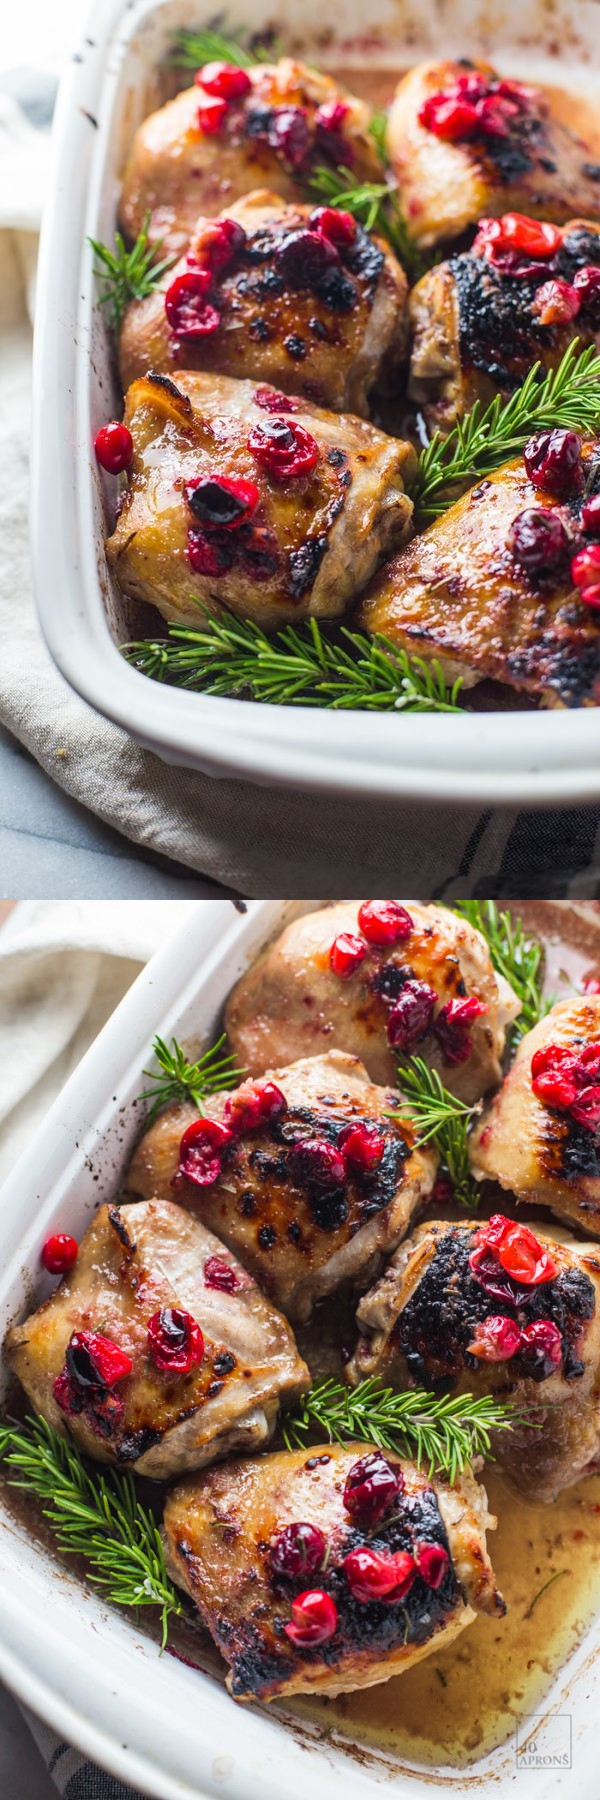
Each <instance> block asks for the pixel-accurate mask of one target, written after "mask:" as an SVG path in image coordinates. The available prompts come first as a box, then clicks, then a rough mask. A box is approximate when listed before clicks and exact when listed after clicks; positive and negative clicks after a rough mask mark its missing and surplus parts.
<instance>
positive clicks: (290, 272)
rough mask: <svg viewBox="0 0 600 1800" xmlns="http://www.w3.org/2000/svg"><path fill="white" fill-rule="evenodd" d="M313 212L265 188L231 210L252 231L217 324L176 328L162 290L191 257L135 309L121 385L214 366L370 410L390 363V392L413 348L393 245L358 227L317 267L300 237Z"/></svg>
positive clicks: (198, 244)
mask: <svg viewBox="0 0 600 1800" xmlns="http://www.w3.org/2000/svg"><path fill="white" fill-rule="evenodd" d="M312 213H313V208H312V206H311V205H310V204H308V205H306V206H292V205H287V206H286V205H285V204H284V202H283V201H282V200H281V199H278V197H277V195H276V194H271V193H269V192H268V191H266V190H265V189H260V190H259V191H258V192H255V193H252V194H247V195H246V196H245V198H244V199H242V200H237V201H236V202H235V204H234V205H232V206H229V207H228V208H227V212H226V214H223V215H222V217H227V218H228V219H233V220H234V221H235V223H236V224H237V225H239V226H241V227H242V228H243V230H244V232H245V234H246V239H245V243H242V245H241V247H240V250H239V253H238V254H237V255H236V256H235V257H234V258H233V260H232V262H231V264H229V265H228V266H227V267H226V268H225V269H224V270H223V271H222V273H221V274H219V273H218V272H217V275H216V278H215V282H216V285H215V288H214V291H213V300H214V302H215V304H216V309H217V310H218V312H219V314H220V319H221V323H220V325H219V329H218V330H217V331H214V332H212V333H211V334H210V335H208V336H203V337H199V338H189V339H186V338H178V337H177V334H176V332H174V331H172V330H171V329H170V326H169V322H168V319H167V316H166V312H165V303H164V296H165V290H166V289H167V288H168V287H169V286H170V284H171V283H172V282H173V281H175V280H176V279H177V278H178V277H179V276H180V275H182V274H184V273H185V271H186V268H187V266H188V265H187V262H186V260H185V259H183V260H182V261H181V262H180V263H178V264H177V266H176V267H175V268H173V269H170V270H169V271H168V272H167V274H166V275H165V276H164V278H163V280H162V281H161V283H160V286H159V287H158V288H156V289H155V291H154V292H153V293H152V294H151V295H150V296H149V298H148V299H147V300H138V301H134V302H133V303H132V304H131V305H130V306H129V307H128V309H127V312H126V314H125V318H124V321H123V327H122V331H121V340H120V366H121V380H122V384H123V387H124V389H126V388H128V387H129V384H130V382H131V381H134V380H135V378H136V377H137V376H139V375H144V374H145V373H146V370H147V369H156V370H158V371H159V373H162V374H164V375H172V376H173V377H174V379H175V380H177V375H178V371H179V370H180V369H205V370H206V371H208V372H210V371H214V372H215V373H220V374H224V375H233V376H236V377H237V378H238V379H242V380H243V379H245V378H246V377H250V378H251V379H253V380H254V381H257V382H266V383H271V384H272V385H273V386H274V387H276V388H278V389H280V390H283V391H284V392H285V393H286V394H300V395H303V396H304V397H305V399H307V400H312V401H314V402H315V403H316V404H317V405H318V406H327V407H330V408H331V410H332V411H335V412H352V413H359V414H360V415H361V416H363V417H364V416H367V415H368V410H369V407H368V396H369V394H370V392H371V390H372V389H373V388H374V387H375V385H376V383H377V380H378V376H379V375H380V373H381V371H382V368H383V365H384V364H385V385H386V390H387V391H389V389H390V387H391V385H392V383H393V377H394V369H395V368H396V367H397V366H398V365H399V363H400V360H401V358H402V357H403V356H404V352H405V348H406V340H407V332H406V321H405V302H406V294H407V281H406V276H405V275H404V272H403V270H402V269H401V268H400V264H399V263H398V262H397V261H396V258H395V256H393V255H392V254H391V251H390V250H389V249H388V248H387V246H386V245H385V243H384V242H383V241H381V240H380V239H378V238H374V237H372V236H371V235H370V234H369V233H368V232H366V231H363V229H362V227H360V226H357V229H356V236H355V238H354V241H353V242H352V243H349V244H347V245H345V244H344V243H341V244H340V245H339V248H338V260H337V261H335V260H334V256H335V251H334V252H333V254H332V250H331V246H329V248H328V250H327V249H326V250H325V251H323V252H321V253H320V255H321V256H322V257H323V259H325V258H326V257H327V256H329V257H330V258H331V261H325V260H323V262H322V263H321V261H320V260H319V261H317V263H316V265H315V268H314V271H312V272H311V265H310V261H309V253H307V250H306V243H305V241H304V240H303V234H306V232H307V230H308V231H310V229H311V226H310V221H311V218H312ZM208 223H209V222H208V221H207V220H206V219H198V221H197V222H196V226H195V229H194V236H193V239H192V246H191V247H192V250H193V251H194V252H195V253H196V254H197V255H198V256H199V258H200V260H202V254H203V250H202V246H203V243H204V242H205V241H206V237H207V231H206V227H207V224H208ZM313 236H314V232H313ZM310 248H311V246H310V242H309V246H308V252H310ZM317 250H318V245H317ZM314 255H315V251H314V250H313V256H314Z"/></svg>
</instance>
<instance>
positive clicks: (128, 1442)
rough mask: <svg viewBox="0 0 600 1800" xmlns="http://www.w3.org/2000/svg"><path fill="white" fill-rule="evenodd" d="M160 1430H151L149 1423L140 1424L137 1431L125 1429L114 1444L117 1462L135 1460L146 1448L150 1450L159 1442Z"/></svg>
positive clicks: (161, 1433) (161, 1434)
mask: <svg viewBox="0 0 600 1800" xmlns="http://www.w3.org/2000/svg"><path fill="white" fill-rule="evenodd" d="M162 1436H163V1432H162V1431H153V1430H152V1429H151V1427H150V1426H149V1425H145V1426H142V1427H141V1429H140V1430H139V1431H126V1432H125V1433H124V1435H123V1437H122V1438H121V1442H120V1444H117V1446H116V1453H117V1461H118V1462H137V1461H138V1458H139V1457H140V1456H143V1455H144V1453H145V1451H146V1450H152V1449H153V1447H154V1445H155V1444H160V1441H161V1438H162Z"/></svg>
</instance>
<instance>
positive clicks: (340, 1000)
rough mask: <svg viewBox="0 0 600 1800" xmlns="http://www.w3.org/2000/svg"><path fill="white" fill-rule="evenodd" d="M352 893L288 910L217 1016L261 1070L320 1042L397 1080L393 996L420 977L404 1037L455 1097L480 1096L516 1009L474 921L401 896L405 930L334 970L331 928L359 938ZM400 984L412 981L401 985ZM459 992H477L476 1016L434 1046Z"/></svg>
mask: <svg viewBox="0 0 600 1800" xmlns="http://www.w3.org/2000/svg"><path fill="white" fill-rule="evenodd" d="M360 905H361V902H360V901H358V900H344V901H339V902H336V904H335V905H333V906H328V907H324V908H322V909H321V910H320V911H319V912H315V913H308V914H306V915H305V916H304V918H300V919H296V920H295V921H294V923H293V924H291V925H288V926H287V927H286V930H285V931H284V932H282V935H281V937H279V938H278V939H277V940H276V942H275V943H274V944H271V945H270V946H269V947H268V948H267V949H266V950H265V951H263V954H262V956H259V958H258V960H257V962H255V963H254V964H253V966H252V968H250V969H249V970H248V971H247V973H246V974H245V975H243V976H242V978H241V980H240V981H238V982H237V985H236V986H235V987H234V989H233V991H232V993H231V995H230V997H229V1000H228V1002H227V1008H226V1014H225V1020H226V1027H227V1032H228V1036H229V1039H230V1042H231V1045H232V1048H233V1049H234V1050H235V1053H236V1056H237V1057H238V1059H239V1061H240V1062H241V1063H242V1064H243V1066H244V1068H246V1069H248V1071H249V1073H250V1074H252V1075H259V1074H261V1073H262V1071H263V1070H264V1069H265V1068H266V1067H267V1066H268V1064H272V1063H275V1062H277V1061H279V1060H281V1058H282V1057H284V1056H287V1057H289V1058H292V1057H294V1056H302V1055H303V1054H304V1055H306V1054H307V1053H309V1054H310V1053H311V1052H313V1053H314V1052H315V1051H317V1050H318V1049H320V1048H321V1047H322V1046H323V1044H324V1043H327V1042H330V1043H335V1044H337V1045H338V1047H339V1049H340V1050H347V1051H350V1052H353V1053H354V1054H355V1055H356V1056H361V1057H362V1059H363V1062H364V1064H365V1067H366V1068H367V1069H368V1071H369V1074H370V1076H371V1080H372V1081H378V1082H393V1081H396V1080H397V1079H398V1076H397V1065H396V1057H395V1055H394V1049H393V1048H392V1043H391V1039H392V1038H393V1037H394V1036H395V1019H396V1017H397V1015H395V1014H394V1008H395V1007H396V1006H397V1005H398V1003H401V1006H402V1007H404V1006H405V1005H406V1006H407V1009H408V1008H409V1007H411V1005H412V1004H413V1002H414V1000H415V993H414V986H415V985H416V984H417V983H420V984H421V985H423V984H425V987H426V989H427V991H428V994H429V996H430V998H429V1002H428V1001H427V995H425V996H421V998H422V999H424V1002H425V1004H424V1009H423V1011H422V1012H421V1014H420V1017H419V1009H418V1005H417V1009H416V1024H417V1025H418V1027H419V1029H418V1030H417V1031H416V1032H415V1033H414V1034H413V1036H412V1037H411V1039H410V1040H409V1041H405V1048H407V1049H417V1050H418V1052H419V1054H420V1055H424V1056H425V1058H426V1060H427V1061H428V1062H430V1063H431V1065H432V1066H433V1067H434V1068H436V1069H438V1070H439V1072H440V1075H441V1077H442V1080H443V1081H444V1083H445V1085H446V1087H449V1088H450V1089H451V1091H452V1092H453V1093H455V1094H458V1095H459V1096H460V1098H461V1099H463V1100H466V1101H469V1102H470V1101H473V1100H478V1099H479V1098H480V1097H481V1095H482V1094H484V1093H485V1092H486V1090H487V1088H489V1087H493V1086H494V1084H495V1083H496V1082H497V1081H499V1079H500V1058H501V1056H502V1051H503V1049H504V1036H505V1030H506V1026H507V1024H509V1023H510V1021H511V1020H512V1019H514V1018H515V1017H516V1015H517V1013H518V1012H519V1003H518V1001H517V999H516V997H515V995H514V993H513V991H512V988H510V987H509V986H508V983H507V982H505V981H504V980H503V979H502V977H498V976H497V975H496V974H495V972H494V970H493V968H492V964H491V962H490V958H489V954H488V950H487V945H486V944H485V943H484V940H483V938H482V937H481V935H480V933H479V932H478V931H475V930H474V928H473V926H472V925H469V924H467V923H466V921H465V920H464V919H460V918H459V917H458V916H457V914H456V913H453V912H450V910H449V909H446V908H445V907H440V906H423V905H421V904H420V903H418V902H413V901H412V900H409V901H407V908H408V918H409V920H411V921H412V925H411V928H410V932H409V935H408V936H406V937H404V938H402V939H400V941H398V942H396V943H395V944H390V945H388V946H387V947H386V946H385V945H383V946H381V947H378V946H377V945H376V944H374V943H372V942H370V943H368V944H365V950H366V954H365V955H363V957H362V960H360V961H359V963H358V966H357V967H356V968H355V969H354V971H352V970H350V972H348V973H346V974H345V975H340V974H336V973H335V971H334V968H333V967H332V964H331V954H332V945H333V944H334V943H335V942H336V940H337V939H338V938H340V937H342V938H344V937H345V936H346V935H347V934H350V936H351V937H354V938H357V937H358V939H359V949H360V926H359V917H358V915H359V908H360ZM407 984H413V985H411V986H409V987H408V990H407ZM403 990H404V1000H402V995H403ZM465 998H466V999H475V1000H479V1001H480V1002H481V1007H482V1011H481V1016H480V1017H475V1019H474V1020H473V1021H472V1023H471V1024H470V1026H469V1027H468V1030H466V1031H465V1030H464V1028H463V1029H462V1030H461V1031H460V1038H459V1039H457V1040H456V1041H453V1037H454V1034H453V1031H452V1030H451V1031H450V1036H449V1037H448V1035H447V1033H446V1036H445V1044H446V1049H444V1038H443V1030H444V1020H442V1023H441V1025H440V1026H439V1027H438V1035H436V1030H435V1027H436V1024H437V1021H438V1018H439V1014H440V1012H441V1011H442V1008H447V1007H448V1004H449V1003H450V1006H451V1007H452V1008H453V1009H454V1010H455V1009H456V1005H457V1003H458V1002H459V1001H463V1000H464V999H465ZM417 1000H418V996H417ZM483 1009H485V1010H483ZM434 1012H435V1017H434ZM392 1015H394V1016H392ZM411 1016H412V1015H411ZM450 1023H451V1021H450ZM409 1024H410V1017H409ZM448 1052H450V1054H448Z"/></svg>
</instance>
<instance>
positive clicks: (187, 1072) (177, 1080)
mask: <svg viewBox="0 0 600 1800" xmlns="http://www.w3.org/2000/svg"><path fill="white" fill-rule="evenodd" d="M225 1042H226V1038H225V1033H223V1035H222V1037H220V1038H219V1039H218V1042H217V1043H216V1044H213V1046H212V1049H211V1050H205V1052H204V1056H200V1057H199V1058H198V1061H197V1062H194V1063H190V1062H188V1060H187V1057H186V1056H185V1053H184V1051H183V1050H182V1048H181V1044H178V1042H177V1039H176V1038H171V1049H170V1050H169V1047H168V1045H167V1044H165V1042H164V1038H161V1037H155V1039H154V1043H153V1045H152V1049H153V1051H154V1055H155V1057H156V1060H157V1063H159V1065H160V1068H161V1070H162V1076H163V1079H161V1077H160V1076H159V1075H157V1074H156V1073H155V1071H154V1070H152V1069H144V1070H143V1071H142V1072H143V1074H144V1075H148V1076H149V1077H150V1079H151V1081H152V1084H153V1085H152V1087H149V1088H145V1090H144V1093H143V1094H140V1096H139V1098H140V1100H151V1101H152V1103H153V1104H152V1107H151V1109H150V1112H149V1113H148V1117H147V1120H146V1124H147V1125H151V1124H152V1120H153V1119H155V1118H156V1115H157V1113H159V1112H160V1111H161V1108H162V1107H163V1106H168V1105H169V1104H170V1103H171V1102H172V1101H174V1100H193V1102H194V1105H195V1106H197V1107H198V1111H199V1112H201V1110H202V1103H203V1101H204V1100H205V1099H206V1096H207V1094H218V1093H221V1092H222V1090H223V1089H224V1088H230V1087H232V1086H234V1085H235V1082H236V1081H238V1080H239V1079H240V1077H243V1075H244V1073H245V1071H244V1070H243V1069H239V1068H238V1067H237V1064H236V1061H235V1057H234V1056H221V1054H220V1052H221V1050H222V1048H223V1045H224V1043H225Z"/></svg>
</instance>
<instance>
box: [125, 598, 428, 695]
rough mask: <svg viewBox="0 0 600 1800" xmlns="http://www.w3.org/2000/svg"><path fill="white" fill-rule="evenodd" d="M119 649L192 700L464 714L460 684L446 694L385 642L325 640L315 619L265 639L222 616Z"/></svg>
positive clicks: (360, 637) (344, 636) (342, 635)
mask: <svg viewBox="0 0 600 1800" xmlns="http://www.w3.org/2000/svg"><path fill="white" fill-rule="evenodd" d="M122 648H123V653H124V655H125V656H126V657H127V659H128V661H129V662H131V663H133V665H134V667H135V668H136V669H139V670H140V672H141V673H142V674H143V675H149V676H150V677H151V678H152V680H154V681H167V682H173V683H175V685H176V686H178V687H184V688H191V689H193V691H194V692H195V693H202V694H229V695H231V696H234V697H235V696H242V697H243V698H246V699H249V700H250V699H251V700H262V701H265V702H268V703H269V704H270V705H271V706H323V707H331V708H332V709H333V710H334V711H340V710H342V709H344V710H352V711H362V712H418V713H432V712H459V711H460V707H459V705H458V696H459V693H460V689H461V680H460V677H459V679H458V680H457V681H455V682H454V683H453V685H452V687H448V686H447V685H446V682H445V680H444V677H443V674H442V671H441V669H440V667H439V664H438V663H435V662H433V663H425V662H423V661H421V659H420V658H419V657H415V658H414V659H412V660H411V659H410V658H409V657H408V656H407V655H406V652H405V651H404V650H402V649H397V648H396V647H395V646H394V645H393V644H389V643H388V642H387V639H385V638H382V637H370V636H369V635H368V634H367V633H365V632H359V631H349V630H348V628H347V627H346V626H342V628H341V631H340V632H339V635H338V636H336V637H335V638H330V637H326V636H325V635H324V632H323V631H322V629H321V626H320V625H318V624H317V620H316V619H309V620H308V621H307V622H306V624H305V625H300V626H292V625H289V626H287V627H285V628H284V629H283V630H282V631H278V632H276V633H275V636H274V637H266V635H265V633H264V631H261V629H260V626H259V625H255V624H253V622H252V621H251V620H249V619H236V618H235V617H234V616H233V614H228V613H226V612H225V611H222V612H221V613H220V615H219V617H218V618H216V617H215V618H209V617H208V615H207V617H206V622H205V623H204V624H203V625H202V627H201V628H199V629H198V630H193V629H192V628H191V627H190V626H182V625H172V626H170V627H169V636H168V638H158V639H150V640H149V641H147V642H142V643H136V644H124V645H123V647H122Z"/></svg>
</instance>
